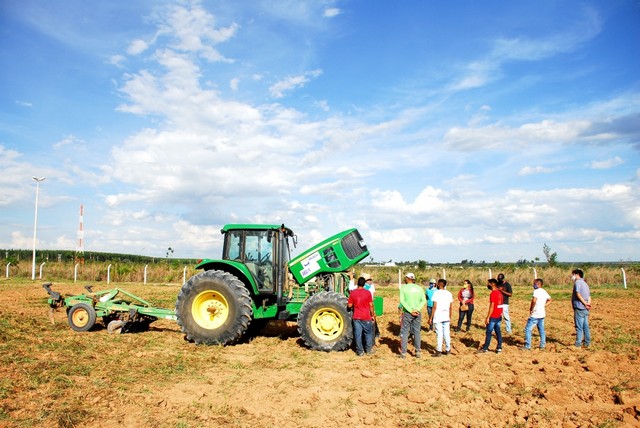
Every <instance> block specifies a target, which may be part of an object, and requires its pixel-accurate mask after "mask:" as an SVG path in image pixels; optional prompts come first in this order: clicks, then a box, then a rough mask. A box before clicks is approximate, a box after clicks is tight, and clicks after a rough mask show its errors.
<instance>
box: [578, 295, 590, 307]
mask: <svg viewBox="0 0 640 428" xmlns="http://www.w3.org/2000/svg"><path fill="white" fill-rule="evenodd" d="M576 298H577V299H578V300H579V301H580V302H581V303H582V304H583V305H584V307H585V308H587V309H589V308H590V307H591V297H589V301H586V300H585V299H584V297H582V294H580V292H579V291H576Z"/></svg>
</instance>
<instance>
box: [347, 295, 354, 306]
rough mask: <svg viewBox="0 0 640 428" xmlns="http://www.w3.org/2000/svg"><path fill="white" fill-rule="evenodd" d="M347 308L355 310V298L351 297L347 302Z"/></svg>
mask: <svg viewBox="0 0 640 428" xmlns="http://www.w3.org/2000/svg"><path fill="white" fill-rule="evenodd" d="M347 308H349V309H351V308H353V298H352V297H351V295H349V300H347Z"/></svg>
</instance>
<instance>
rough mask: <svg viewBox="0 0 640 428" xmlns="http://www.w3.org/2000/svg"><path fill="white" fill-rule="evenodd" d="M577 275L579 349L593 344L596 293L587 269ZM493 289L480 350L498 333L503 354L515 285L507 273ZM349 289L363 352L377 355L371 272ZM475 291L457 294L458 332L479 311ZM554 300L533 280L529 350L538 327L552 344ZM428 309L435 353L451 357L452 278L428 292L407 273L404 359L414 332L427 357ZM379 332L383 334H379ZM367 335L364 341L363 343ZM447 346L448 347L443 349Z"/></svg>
mask: <svg viewBox="0 0 640 428" xmlns="http://www.w3.org/2000/svg"><path fill="white" fill-rule="evenodd" d="M571 279H572V281H573V283H574V286H573V292H572V296H571V304H572V307H573V311H574V325H575V329H576V341H575V346H576V347H582V346H583V344H584V346H585V347H589V346H590V345H591V332H590V329H589V311H590V310H591V293H590V290H589V285H588V284H587V283H586V281H585V280H584V272H583V271H582V270H580V269H574V270H573V271H572V272H571ZM487 288H488V289H489V290H490V292H491V293H490V294H489V307H488V311H487V315H486V317H485V320H484V324H485V341H484V344H483V345H482V347H481V348H480V349H478V351H477V352H478V353H486V352H489V345H490V344H491V340H492V337H493V335H494V334H495V336H496V339H497V342H498V343H497V347H496V353H500V352H502V331H501V330H502V329H501V326H502V320H503V319H504V321H505V330H506V332H507V334H511V333H512V325H511V317H510V314H509V298H510V297H511V296H512V294H513V288H512V287H511V284H509V282H508V281H506V279H505V276H504V274H502V273H501V274H499V275H498V276H497V278H496V279H494V278H491V279H489V280H487ZM349 289H350V291H351V293H350V295H349V300H348V307H349V308H351V309H353V326H354V336H355V344H356V353H357V354H358V355H364V354H372V353H373V352H374V351H375V350H374V336H375V335H376V333H377V331H378V329H377V324H376V320H375V312H374V307H373V294H374V292H375V287H374V286H373V280H372V278H371V276H370V275H368V274H363V275H362V276H361V277H360V278H358V281H357V285H356V284H354V283H353V281H351V283H350V286H349ZM474 299H475V292H474V289H473V284H472V283H471V281H469V280H465V281H464V283H463V286H462V288H461V289H460V290H459V291H458V293H457V301H458V323H457V327H456V328H455V331H456V332H459V331H461V328H462V325H463V322H464V321H465V319H466V324H465V325H466V331H467V332H468V331H469V330H470V328H471V318H472V315H473V312H474ZM551 301H552V299H551V296H550V295H549V293H547V291H546V290H545V289H544V281H543V280H542V279H541V278H536V279H535V280H534V281H533V295H532V298H531V302H530V306H529V317H528V319H527V323H526V326H525V329H524V333H525V343H524V346H521V347H520V349H521V350H523V351H528V350H530V349H531V335H532V332H533V329H534V328H537V329H538V333H539V335H540V344H539V347H540V349H544V348H545V346H546V332H545V328H544V320H545V317H546V307H547V306H548V305H549V304H550V303H551ZM425 306H426V308H427V316H428V323H427V330H428V331H431V330H433V331H435V333H436V351H435V353H434V354H433V356H434V357H440V356H442V355H449V354H450V353H451V334H450V324H451V319H452V315H453V310H454V298H453V295H452V293H451V292H450V291H449V290H447V280H446V279H438V280H437V281H436V280H435V279H431V280H430V281H429V286H428V288H427V289H426V291H425V290H423V288H422V287H421V286H420V285H418V284H417V283H416V277H415V275H414V274H413V273H411V272H409V273H407V274H406V275H405V283H404V284H403V285H402V286H400V304H399V305H398V310H399V315H400V319H399V322H400V353H399V357H400V358H406V356H407V352H408V350H407V348H408V342H409V337H410V336H413V346H414V348H415V351H414V356H415V357H416V358H420V357H421V343H422V341H421V335H420V333H421V330H422V310H423V308H424V307H425ZM377 334H379V333H377ZM363 337H364V341H363ZM443 347H444V349H443Z"/></svg>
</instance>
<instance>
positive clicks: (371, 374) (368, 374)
mask: <svg viewBox="0 0 640 428" xmlns="http://www.w3.org/2000/svg"><path fill="white" fill-rule="evenodd" d="M360 374H361V375H362V377H366V378H372V377H375V375H374V374H373V372H370V371H369V370H363V371H362V372H361V373H360Z"/></svg>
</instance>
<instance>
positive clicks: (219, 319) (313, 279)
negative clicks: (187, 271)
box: [175, 224, 383, 352]
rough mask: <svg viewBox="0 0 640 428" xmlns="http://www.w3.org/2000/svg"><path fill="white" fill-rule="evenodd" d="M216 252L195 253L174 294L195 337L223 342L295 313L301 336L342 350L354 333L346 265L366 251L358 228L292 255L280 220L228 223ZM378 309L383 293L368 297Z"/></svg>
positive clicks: (185, 328)
mask: <svg viewBox="0 0 640 428" xmlns="http://www.w3.org/2000/svg"><path fill="white" fill-rule="evenodd" d="M221 233H222V234H223V235H224V244H223V249H222V258H221V259H219V260H214V259H204V260H200V261H199V262H198V263H197V265H196V269H202V270H203V271H202V272H199V273H198V274H196V275H194V276H192V277H191V278H189V279H188V280H187V281H186V282H185V283H184V285H183V286H182V288H181V290H180V293H179V294H178V298H177V300H176V307H175V313H176V320H177V322H178V325H179V326H180V328H181V330H182V332H183V333H184V334H185V338H186V339H187V340H189V341H192V342H195V343H197V344H207V345H215V344H218V345H228V344H232V343H235V342H237V341H239V340H240V339H241V338H242V337H243V336H245V334H247V332H248V331H249V329H250V328H251V329H252V330H253V329H256V330H258V329H260V328H261V327H262V326H264V325H265V324H266V322H267V321H269V320H287V321H297V328H298V332H299V333H300V336H301V338H302V340H303V341H304V343H305V344H306V345H307V346H308V347H309V348H311V349H315V350H320V351H327V352H329V351H341V350H345V349H347V348H349V347H350V346H351V342H352V339H353V327H352V324H351V314H350V313H349V312H348V310H347V296H348V293H349V290H348V284H349V278H348V275H347V271H348V269H349V268H351V267H352V266H354V265H355V264H356V263H358V262H359V261H361V260H362V259H364V258H365V257H367V256H368V255H369V251H368V249H367V247H366V245H365V243H364V241H363V239H362V236H361V235H360V233H359V232H358V230H357V229H348V230H345V231H343V232H341V233H338V234H336V235H334V236H332V237H330V238H328V239H325V240H324V241H322V242H320V243H319V244H317V245H315V246H313V247H312V248H310V249H308V250H306V251H304V252H302V253H301V254H300V255H298V256H296V257H295V258H291V249H292V245H293V246H295V245H296V244H297V236H296V235H295V234H294V233H293V231H292V230H291V229H289V228H287V227H285V226H284V225H270V224H229V225H226V226H224V227H223V228H222V229H221ZM374 307H375V311H376V314H377V315H381V314H382V311H383V302H382V298H380V297H376V298H375V299H374Z"/></svg>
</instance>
